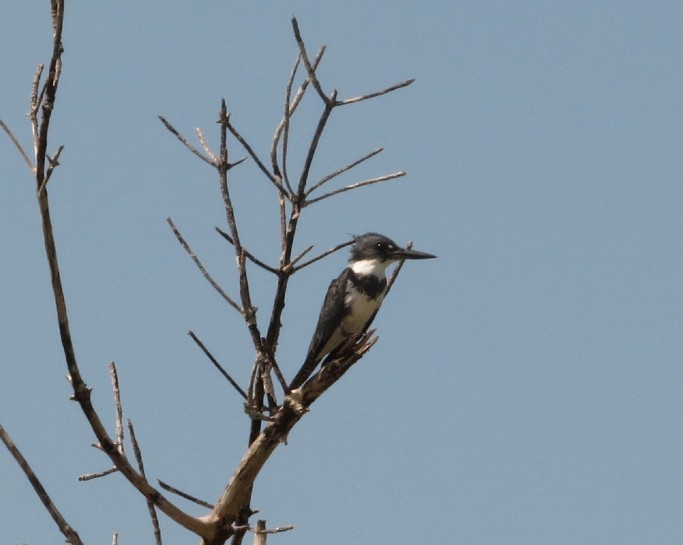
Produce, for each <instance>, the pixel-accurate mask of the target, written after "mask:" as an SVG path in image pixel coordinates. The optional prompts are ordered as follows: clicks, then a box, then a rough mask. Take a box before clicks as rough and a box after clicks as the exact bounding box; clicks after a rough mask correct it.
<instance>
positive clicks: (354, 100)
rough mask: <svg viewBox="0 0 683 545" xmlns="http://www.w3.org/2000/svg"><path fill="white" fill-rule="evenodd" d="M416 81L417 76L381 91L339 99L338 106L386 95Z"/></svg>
mask: <svg viewBox="0 0 683 545" xmlns="http://www.w3.org/2000/svg"><path fill="white" fill-rule="evenodd" d="M414 81H415V78H412V79H407V80H405V81H402V82H400V83H396V84H394V85H390V86H389V87H387V88H386V89H382V90H381V91H375V92H374V93H368V94H367V95H360V96H357V97H354V98H347V99H345V100H338V101H337V102H336V104H335V105H336V106H346V105H347V104H354V103H355V102H361V101H363V100H368V99H370V98H375V97H379V96H382V95H386V94H387V93H391V92H392V91H395V90H396V89H401V88H403V87H408V85H410V84H411V83H413V82H414Z"/></svg>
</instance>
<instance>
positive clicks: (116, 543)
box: [111, 532, 119, 545]
mask: <svg viewBox="0 0 683 545" xmlns="http://www.w3.org/2000/svg"><path fill="white" fill-rule="evenodd" d="M111 545H119V533H118V532H114V535H113V536H112V538H111Z"/></svg>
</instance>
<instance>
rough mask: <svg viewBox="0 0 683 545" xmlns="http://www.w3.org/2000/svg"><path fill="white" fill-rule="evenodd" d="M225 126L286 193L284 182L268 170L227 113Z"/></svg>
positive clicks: (264, 171) (269, 177)
mask: <svg viewBox="0 0 683 545" xmlns="http://www.w3.org/2000/svg"><path fill="white" fill-rule="evenodd" d="M225 126H226V127H227V129H228V130H229V131H230V133H231V134H232V135H233V136H234V137H235V138H236V139H237V141H238V142H239V143H240V144H241V145H242V147H243V148H244V149H245V150H246V151H247V153H248V154H249V155H250V156H251V158H252V159H253V160H254V162H255V163H256V165H257V166H258V167H259V169H261V172H263V174H265V176H266V178H268V179H269V180H270V181H271V182H272V183H273V185H274V186H275V187H276V188H277V190H278V191H280V192H282V193H285V194H286V193H287V192H286V191H285V188H284V187H282V184H281V183H280V182H279V181H278V180H277V178H275V176H273V173H272V172H270V171H269V170H268V168H267V167H266V165H265V164H263V161H261V159H260V158H259V156H258V155H257V154H256V152H255V151H254V148H252V147H251V146H250V145H249V143H248V142H247V141H246V139H245V138H244V137H243V136H242V135H241V134H240V132H239V131H238V130H237V129H236V128H235V126H234V125H233V124H232V123H230V117H229V116H228V115H227V114H226V116H225Z"/></svg>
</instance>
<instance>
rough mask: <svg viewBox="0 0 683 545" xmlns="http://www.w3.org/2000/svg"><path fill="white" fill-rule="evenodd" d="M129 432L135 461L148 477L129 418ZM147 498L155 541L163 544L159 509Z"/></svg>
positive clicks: (145, 477)
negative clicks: (158, 515)
mask: <svg viewBox="0 0 683 545" xmlns="http://www.w3.org/2000/svg"><path fill="white" fill-rule="evenodd" d="M128 433H130V443H131V445H132V446H133V453H134V454H135V461H136V462H137V463H138V469H139V470H140V475H142V477H143V478H144V479H147V476H146V475H145V464H144V463H143V461H142V451H141V450H140V445H139V444H138V440H137V438H136V437H135V428H133V423H132V422H131V421H130V418H129V419H128ZM146 499H147V509H148V510H149V518H150V519H151V520H152V530H153V531H154V542H155V543H156V545H162V541H161V528H159V517H157V511H156V509H155V508H154V502H153V501H152V500H151V499H150V498H146Z"/></svg>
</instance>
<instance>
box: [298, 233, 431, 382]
mask: <svg viewBox="0 0 683 545" xmlns="http://www.w3.org/2000/svg"><path fill="white" fill-rule="evenodd" d="M435 257H436V256H435V255H432V254H428V253H426V252H418V251H416V250H412V249H407V248H401V247H400V246H399V245H398V244H396V243H395V242H394V241H393V240H391V239H390V238H388V237H385V236H384V235H380V234H379V233H366V234H364V235H359V236H355V237H354V238H353V247H352V249H351V258H350V259H349V263H348V266H347V267H346V268H345V269H344V270H343V271H342V273H341V274H340V275H339V276H338V277H337V278H335V279H334V280H332V283H331V284H330V287H329V288H328V290H327V295H326V296H325V301H324V302H323V306H322V309H321V310H320V317H319V318H318V325H317V327H316V328H315V332H314V334H313V338H312V339H311V344H310V346H309V348H308V353H307V355H306V359H305V360H304V363H303V365H302V366H301V369H300V370H299V372H298V373H297V374H296V376H295V377H294V378H293V379H292V381H291V383H290V385H289V388H290V390H294V389H296V388H299V387H300V386H301V385H303V383H304V382H306V380H308V378H309V377H310V375H311V374H312V373H313V371H314V370H315V368H316V367H317V366H318V364H319V363H320V362H323V365H324V364H325V363H326V361H330V359H332V358H333V357H334V356H335V355H336V352H337V351H338V350H339V349H340V348H341V346H343V345H344V343H345V342H346V341H347V340H348V338H349V337H351V336H353V335H356V334H357V333H359V332H362V331H365V329H366V328H367V327H368V326H369V324H370V322H371V321H372V320H373V318H374V317H375V314H377V311H378V310H379V307H380V306H381V304H382V301H383V300H384V296H385V295H386V290H387V277H386V270H387V267H389V265H391V264H392V263H395V262H397V261H402V260H404V259H433V258H435ZM326 356H327V359H326V361H323V359H325V357H326Z"/></svg>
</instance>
